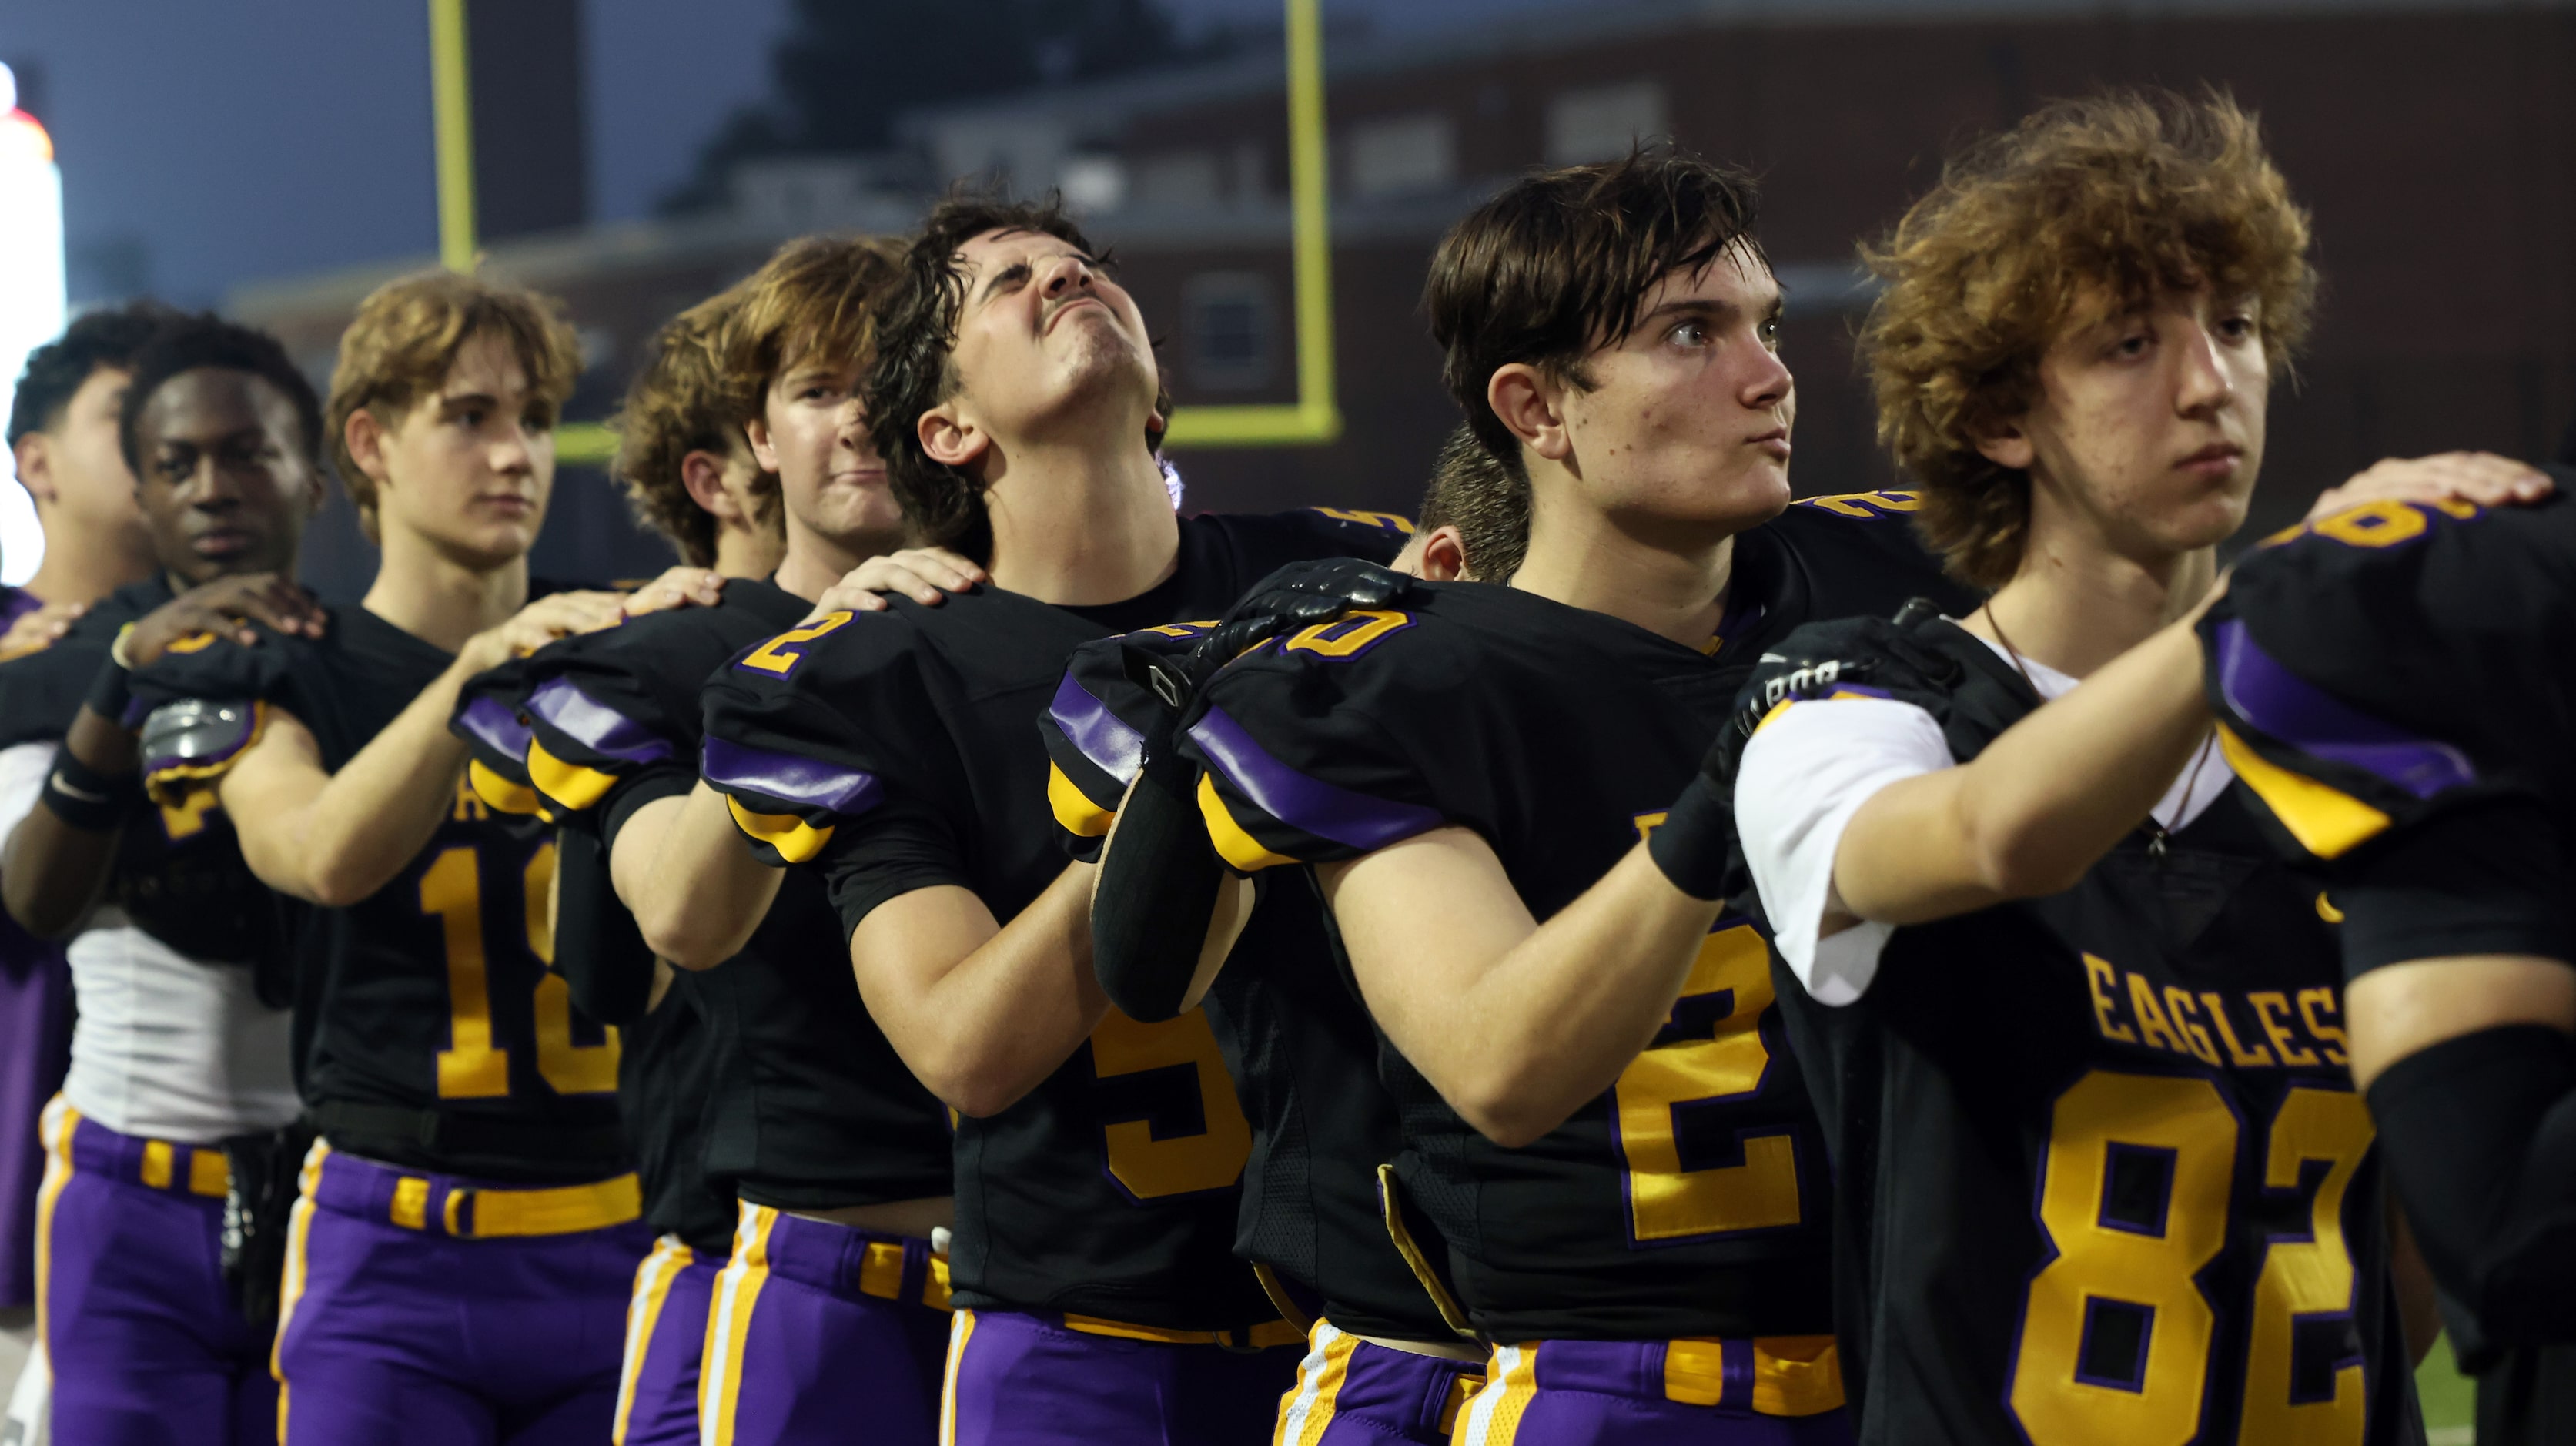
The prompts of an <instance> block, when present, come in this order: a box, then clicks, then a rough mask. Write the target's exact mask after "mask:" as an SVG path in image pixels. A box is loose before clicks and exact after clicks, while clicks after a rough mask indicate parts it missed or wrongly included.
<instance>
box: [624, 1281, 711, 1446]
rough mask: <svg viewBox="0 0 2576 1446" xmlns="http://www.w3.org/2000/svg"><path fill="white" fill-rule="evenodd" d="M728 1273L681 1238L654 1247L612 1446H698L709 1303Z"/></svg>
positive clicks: (638, 1300) (630, 1320) (630, 1334)
mask: <svg viewBox="0 0 2576 1446" xmlns="http://www.w3.org/2000/svg"><path fill="white" fill-rule="evenodd" d="M723 1270H724V1266H723V1264H722V1263H720V1262H718V1261H715V1260H711V1259H702V1258H700V1257H699V1255H698V1253H697V1252H696V1251H694V1250H691V1249H690V1248H689V1247H688V1245H687V1244H686V1243H684V1242H683V1241H681V1239H680V1238H679V1237H678V1236H676V1235H665V1236H663V1237H662V1238H661V1239H660V1240H657V1241H655V1242H653V1253H652V1254H650V1255H647V1256H645V1257H644V1263H643V1264H642V1265H639V1266H637V1267H636V1268H635V1294H634V1295H633V1296H632V1297H631V1298H630V1299H628V1301H627V1302H626V1360H625V1363H624V1364H623V1365H621V1366H620V1367H619V1368H618V1372H617V1425H616V1427H615V1429H614V1430H612V1431H611V1432H610V1433H609V1437H608V1440H609V1446H697V1441H698V1358H699V1355H700V1354H701V1353H702V1352H703V1351H705V1349H706V1344H707V1303H708V1302H709V1301H710V1300H713V1299H714V1298H715V1292H716V1276H717V1275H718V1274H719V1273H720V1272H722V1271H723Z"/></svg>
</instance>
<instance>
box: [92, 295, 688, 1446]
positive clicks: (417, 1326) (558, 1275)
mask: <svg viewBox="0 0 2576 1446" xmlns="http://www.w3.org/2000/svg"><path fill="white" fill-rule="evenodd" d="M578 371H579V348H578V346H577V345H576V343H575V341H574V338H573V335H572V331H571V328H570V327H569V326H567V325H566V324H565V323H564V322H563V321H562V320H560V319H559V318H558V317H557V316H556V314H555V312H554V310H553V309H552V307H551V305H550V304H549V303H547V302H545V301H543V300H541V299H540V298H538V297H536V296H534V295H531V294H529V293H527V292H523V291H517V290H514V289H510V288H507V287H503V286H499V285H494V284H490V283H485V282H478V281H474V280H471V279H468V278H465V277H460V276H454V275H449V274H446V273H430V274H425V275H420V276H414V277H409V278H405V279H403V280H399V281H395V282H391V283H388V284H387V285H386V286H384V287H382V288H380V289H379V290H378V291H376V292H375V293H374V294H373V295H371V296H369V297H368V298H367V299H366V300H365V302H363V303H362V304H361V305H360V307H359V309H358V315H357V318H356V319H355V320H354V321H353V322H351V324H350V327H349V330H348V332H347V333H346V334H345V335H344V336H343V337H342V339H341V348H340V361H339V366H338V369H337V371H336V372H335V373H334V375H333V378H332V386H331V393H330V401H329V406H328V408H327V409H326V420H325V433H326V435H327V436H329V437H330V438H331V441H332V447H333V451H334V455H335V458H336V460H337V462H338V465H339V470H340V473H341V476H342V478H343V479H344V481H345V482H346V483H347V485H348V486H349V488H350V495H351V500H352V501H353V502H354V503H355V504H356V506H357V510H358V514H359V518H360V520H361V522H362V524H363V525H364V526H365V528H366V530H367V532H368V534H369V535H370V536H371V537H373V538H374V539H376V540H377V542H378V543H379V544H380V545H381V547H382V548H383V552H384V562H383V566H382V568H381V570H380V571H379V572H378V574H377V576H376V580H375V582H374V584H373V585H372V586H371V587H370V588H369V589H368V591H367V594H366V597H365V599H364V601H363V602H362V604H361V605H360V606H358V607H354V608H345V607H335V608H332V609H330V610H329V612H328V618H327V625H326V626H325V627H324V629H323V630H322V631H321V633H320V635H319V636H313V635H312V634H310V633H309V632H307V631H304V630H298V631H295V632H270V631H260V632H256V633H254V635H253V636H254V637H255V641H254V642H244V641H242V640H241V639H240V638H237V637H231V636H223V635H216V634H200V635H198V636H195V637H192V638H188V639H183V640H181V641H179V642H177V643H174V644H172V645H171V646H170V648H169V649H168V650H167V651H165V653H164V655H163V656H162V657H161V658H160V659H159V660H157V661H156V662H154V663H152V664H151V665H149V666H147V667H144V668H142V669H140V670H138V671H137V672H136V673H135V674H134V677H133V684H134V688H135V692H136V695H137V697H138V698H139V699H143V700H145V701H148V702H152V703H156V704H158V705H160V706H159V711H157V712H156V713H154V714H153V715H152V716H151V718H150V719H149V720H148V721H147V723H146V725H145V730H144V767H145V773H146V776H147V781H148V782H149V784H150V785H151V786H152V787H153V789H154V792H155V796H156V798H157V800H158V801H160V802H162V803H163V804H164V805H165V806H167V807H173V808H183V807H201V806H204V804H205V801H206V796H207V794H208V793H209V792H211V793H212V796H213V800H214V802H215V803H216V804H218V805H220V806H221V807H222V809H223V810H224V812H225V813H226V815H228V816H229V817H230V818H231V819H232V820H233V823H234V828H235V831H236V833H237V834H238V836H239V839H240V844H241V851H242V856H243V858H244V859H245V861H247V862H248V864H249V865H250V869H251V872H252V873H254V874H256V875H257V876H258V877H259V878H260V879H261V880H262V881H263V882H265V883H266V884H268V885H269V886H270V887H271V888H272V889H274V890H276V891H277V892H279V893H281V894H284V895H286V896H288V897H289V898H290V899H293V900H298V901H301V902H302V903H303V904H304V905H307V906H309V909H308V911H307V914H306V917H305V920H304V922H303V924H302V927H301V929H300V943H301V948H300V950H299V957H298V959H297V961H296V965H295V970H294V975H295V977H294V991H293V992H294V1001H295V1005H294V1007H295V1038H296V1053H297V1059H296V1066H297V1069H298V1072H299V1075H298V1078H299V1083H300V1084H301V1086H302V1092H303V1097H304V1101H305V1104H306V1106H307V1108H308V1112H309V1116H310V1118H311V1120H312V1122H313V1124H314V1126H315V1127H316V1128H317V1129H318V1130H319V1132H320V1135H321V1138H320V1140H319V1141H318V1142H317V1143H316V1144H315V1145H314V1146H313V1147H312V1149H311V1151H310V1153H309V1154H308V1155H307V1157H306V1160H305V1164H304V1168H303V1172H302V1180H301V1198H300V1199H298V1200H297V1201H296V1203H295V1206H294V1212H293V1219H292V1223H291V1225H290V1226H289V1233H290V1238H289V1241H288V1251H287V1258H286V1267H285V1276H284V1282H283V1286H282V1292H283V1296H284V1305H283V1318H282V1320H281V1322H280V1325H279V1328H278V1340H277V1349H276V1354H275V1367H276V1371H277V1375H278V1379H279V1382H280V1393H279V1401H278V1413H279V1417H280V1420H279V1423H278V1424H279V1438H280V1440H281V1441H283V1442H286V1443H290V1446H303V1443H307V1442H344V1441H354V1440H368V1441H387V1442H398V1443H403V1442H419V1443H439V1446H446V1443H451V1442H488V1441H494V1440H500V1441H512V1442H555V1441H563V1442H572V1441H583V1442H592V1441H597V1440H599V1439H601V1438H602V1437H604V1436H606V1435H607V1434H608V1425H609V1414H610V1408H611V1405H612V1403H613V1401H614V1398H615V1394H616V1386H617V1365H618V1356H617V1342H618V1338H619V1335H620V1331H619V1321H620V1316H621V1313H622V1311H623V1309H624V1306H625V1303H626V1299H627V1294H628V1290H627V1287H628V1282H629V1280H630V1278H631V1276H632V1274H633V1271H634V1267H635V1262H636V1260H638V1259H639V1258H641V1257H642V1256H643V1254H644V1253H645V1251H646V1250H647V1249H648V1248H649V1246H650V1244H651V1240H650V1237H649V1235H648V1234H647V1233H646V1231H645V1229H644V1227H643V1226H642V1225H641V1224H640V1223H638V1221H637V1218H636V1217H637V1215H638V1213H639V1206H640V1201H639V1197H638V1191H637V1186H636V1181H635V1177H634V1175H633V1174H632V1173H631V1172H630V1171H629V1169H628V1165H627V1160H628V1155H627V1150H626V1146H625V1142H624V1140H623V1138H622V1134H621V1131H620V1130H619V1128H618V1121H617V1108H616V1101H615V1099H614V1098H613V1091H614V1089H615V1086H616V1080H617V1041H616V1037H615V1035H614V1034H613V1033H611V1032H609V1031H607V1030H606V1029H604V1028H603V1027H602V1026H600V1025H599V1024H598V1023H596V1022H595V1021H593V1020H591V1019H589V1018H587V1017H585V1016H584V1015H583V1014H582V1012H581V1011H580V1010H579V1009H577V1008H576V1007H575V1006H574V1005H573V1003H572V1001H571V998H570V996H569V991H568V988H567V986H566V984H565V982H564V980H563V979H562V977H561V976H559V975H552V974H549V973H548V972H547V971H546V963H547V961H548V958H549V956H550V954H551V952H552V949H553V937H552V930H551V928H550V926H549V920H548V907H547V901H548V897H549V892H550V886H551V883H552V879H553V873H554V867H555V851H554V848H553V845H552V843H551V841H550V840H548V839H546V838H545V837H543V836H542V834H541V833H540V832H539V831H538V830H536V829H535V828H533V827H531V826H530V825H531V823H532V821H523V820H519V819H516V818H513V817H511V816H509V815H506V814H496V813H494V812H493V811H492V810H490V809H489V808H487V807H486V806H485V805H484V804H483V803H482V802H481V801H480V800H479V799H478V798H476V797H475V796H474V794H473V793H472V792H471V791H470V790H467V789H466V788H465V787H464V777H463V775H464V765H465V749H464V745H463V744H462V743H460V742H457V741H455V740H454V739H452V738H451V737H450V736H449V734H448V731H447V720H448V715H449V714H450V713H451V712H452V711H453V709H454V707H455V702H456V696H457V690H458V688H459V687H460V686H461V685H462V684H463V682H464V681H465V680H466V679H467V678H470V677H472V676H474V675H475V674H477V673H480V672H483V671H485V670H487V669H489V668H491V667H492V666H494V665H495V664H497V663H499V662H501V661H502V660H503V659H504V658H507V657H509V656H511V655H512V654H514V653H518V652H524V651H529V650H532V649H534V648H535V647H537V646H539V645H541V644H543V643H545V642H547V641H549V640H551V639H552V638H554V637H556V636H559V635H561V634H563V633H566V632H570V631H574V630H578V629H582V628H588V627H594V626H600V625H604V624H607V623H610V622H614V621H615V620H617V618H618V617H619V616H620V613H621V606H622V605H623V606H628V607H635V608H642V607H648V606H654V605H657V604H668V603H673V602H677V601H682V600H692V601H697V602H701V603H711V602H713V601H714V600H715V591H714V589H713V587H712V586H711V585H709V584H708V582H707V581H706V579H705V576H704V574H703V573H702V572H695V571H692V572H684V573H681V574H679V575H677V576H674V577H670V578H667V579H666V580H665V581H663V582H661V583H657V584H656V585H655V587H654V588H653V589H651V590H649V592H648V595H645V596H640V597H639V598H636V599H628V600H623V603H622V602H621V599H620V598H619V597H618V596H617V595H615V594H609V593H589V592H559V593H555V594H553V595H551V596H548V597H545V598H541V599H539V600H537V601H535V602H530V601H528V593H529V591H530V587H529V583H528V576H527V550H528V547H529V546H530V544H531V543H533V542H534V541H535V539H536V534H537V529H538V526H539V525H540V523H541V522H542V521H543V519H544V517H545V509H546V499H547V496H548V493H549V491H550V490H551V487H552V483H553V479H554V439H553V426H554V422H555V416H556V409H557V407H558V406H559V405H560V404H561V402H562V400H563V398H564V397H565V396H566V395H567V394H568V393H569V392H570V391H571V389H572V384H573V380H574V377H575V376H576V375H577V373H578Z"/></svg>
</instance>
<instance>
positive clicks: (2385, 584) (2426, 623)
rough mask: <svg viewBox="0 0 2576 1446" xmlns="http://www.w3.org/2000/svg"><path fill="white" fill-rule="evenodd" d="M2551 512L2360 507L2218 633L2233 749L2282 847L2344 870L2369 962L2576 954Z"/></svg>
mask: <svg viewBox="0 0 2576 1446" xmlns="http://www.w3.org/2000/svg"><path fill="white" fill-rule="evenodd" d="M2559 510H2560V512H2561V513H2562V515H2564V514H2565V508H2564V504H2559ZM2536 519H2538V513H2537V510H2536V509H2535V510H2534V511H2533V512H2531V513H2526V514H2524V515H2522V516H2519V517H2508V516H2507V515H2506V514H2492V515H2490V514H2481V513H2480V512H2479V511H2478V510H2477V509H2475V508H2473V507H2470V506H2468V505H2467V504H2465V503H2452V504H2447V505H2442V506H2432V505H2417V504H2410V503H2380V504H2373V505H2372V506H2369V507H2365V508H2361V509H2356V510H2355V511H2353V512H2347V513H2343V514H2340V515H2339V516H2336V517H2333V518H2328V519H2325V520H2324V521H2322V522H2320V523H2318V524H2316V525H2315V526H2314V527H2313V528H2311V529H2305V530H2303V531H2302V532H2301V533H2299V534H2298V535H2296V536H2294V537H2293V538H2291V539H2290V540H2288V541H2284V542H2280V543H2278V544H2277V545H2274V546H2272V547H2269V548H2267V549H2266V550H2265V551H2263V552H2261V553H2259V554H2257V555H2256V556H2255V557H2253V558H2250V559H2248V560H2247V561H2246V562H2245V563H2244V564H2243V565H2242V566H2241V567H2240V568H2239V570H2238V572H2237V575H2236V577H2235V579H2234V581H2233V582H2232V584H2231V586H2230V588H2229V592H2228V595H2227V596H2226V597H2225V598H2222V599H2221V600H2220V601H2219V602H2218V604H2217V605H2216V606H2214V607H2213V608H2211V610H2210V612H2209V614H2208V616H2207V617H2206V618H2204V619H2203V621H2202V624H2201V635H2202V641H2203V652H2204V655H2205V657H2206V660H2207V665H2206V676H2207V687H2208V693H2209V700H2210V706H2211V708H2212V709H2213V711H2214V712H2215V713H2216V714H2217V716H2218V720H2219V741H2220V744H2221V746H2222V747H2223V748H2224V749H2225V751H2226V755H2227V759H2228V762H2229V763H2230V764H2231V765H2232V766H2233V767H2234V768H2235V770H2236V773H2237V776H2238V778H2239V779H2240V780H2242V781H2243V782H2244V784H2245V785H2246V787H2247V789H2248V790H2249V791H2250V792H2252V793H2253V795H2254V796H2255V797H2256V798H2257V799H2258V800H2259V801H2260V803H2261V804H2262V807H2261V809H2259V810H2258V814H2260V816H2262V817H2263V818H2264V819H2265V820H2266V827H2267V831H2268V832H2269V833H2271V834H2272V836H2273V839H2274V842H2275V844H2276V845H2277V846H2278V847H2279V848H2280V850H2281V851H2282V852H2283V853H2284V854H2285V855H2286V856H2288V857H2290V858H2292V859H2294V860H2298V861H2302V862H2317V863H2322V864H2323V865H2325V866H2326V868H2327V871H2328V876H2329V878H2330V879H2331V880H2332V886H2331V894H2332V897H2333V900H2334V903H2335V904H2336V906H2337V907H2338V908H2340V909H2342V910H2343V912H2344V913H2345V915H2346V924H2345V928H2344V945H2345V959H2346V965H2347V969H2348V971H2350V972H2359V971H2362V970H2366V969H2371V968H2377V967H2379V966H2381V965H2384V964H2391V963H2399V962H2403V961H2405V960H2407V959H2415V958H2426V957H2434V956H2439V955H2446V954H2468V953H2537V954H2545V955H2549V956H2551V957H2557V958H2569V957H2571V956H2570V954H2569V924H2568V918H2567V911H2566V902H2565V884H2564V880H2565V878H2566V872H2565V870H2566V861H2567V858H2568V847H2569V844H2568V840H2567V839H2566V838H2565V837H2564V832H2565V829H2566V827H2567V812H2566V800H2565V798H2564V790H2565V779H2564V769H2565V764H2564V763H2563V762H2562V761H2561V760H2562V758H2563V757H2564V755H2565V747H2564V741H2563V739H2562V738H2560V737H2559V736H2558V735H2559V734H2560V733H2561V732H2562V731H2563V729H2564V727H2565V725H2566V720H2567V719H2568V718H2569V717H2570V716H2571V713H2570V708H2571V706H2576V704H2571V696H2572V695H2571V684H2570V679H2569V677H2568V670H2567V668H2566V667H2565V666H2564V664H2563V663H2561V662H2559V661H2557V660H2561V659H2564V658H2567V657H2570V656H2576V651H2571V650H2576V608H2571V605H2570V603H2569V601H2568V598H2569V596H2570V593H2571V590H2576V578H2571V577H2569V576H2567V575H2566V574H2567V572H2568V571H2569V569H2570V568H2571V567H2576V564H2571V563H2570V562H2569V561H2568V560H2566V559H2563V558H2552V557H2550V556H2547V555H2546V553H2545V552H2543V551H2541V550H2539V549H2535V548H2533V547H2532V546H2530V544H2531V542H2532V541H2533V540H2534V539H2535V536H2536V535H2537V534H2536V531H2535V529H2534V528H2532V527H2531V526H2530V524H2532V523H2533V522H2534V521H2535V520H2536ZM2562 530H2564V529H2563V528H2562Z"/></svg>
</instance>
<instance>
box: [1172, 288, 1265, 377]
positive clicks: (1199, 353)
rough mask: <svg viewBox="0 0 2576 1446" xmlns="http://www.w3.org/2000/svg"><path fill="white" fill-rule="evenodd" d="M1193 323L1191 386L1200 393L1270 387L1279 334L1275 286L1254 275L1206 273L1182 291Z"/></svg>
mask: <svg viewBox="0 0 2576 1446" xmlns="http://www.w3.org/2000/svg"><path fill="white" fill-rule="evenodd" d="M1181 309H1182V312H1183V313H1184V314H1185V315H1186V316H1187V317H1188V324H1189V331H1188V336H1189V367H1190V370H1189V381H1190V385H1191V386H1192V387H1193V388H1194V389H1197V390H1204V391H1212V392H1237V391H1250V390H1253V389H1255V388H1258V387H1263V386H1267V385H1269V382H1270V370H1271V351H1272V349H1273V345H1274V343H1273V340H1272V338H1273V337H1274V336H1275V335H1276V334H1277V332H1278V323H1277V319H1276V315H1275V313H1274V310H1273V308H1272V306H1271V303H1270V281H1269V278H1267V277H1265V276H1262V275H1261V274H1260V273H1258V272H1252V271H1203V272H1201V273H1199V274H1198V275H1196V276H1193V277H1191V278H1190V279H1189V280H1188V282H1186V283H1185V284H1183V286H1182V288H1181Z"/></svg>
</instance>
